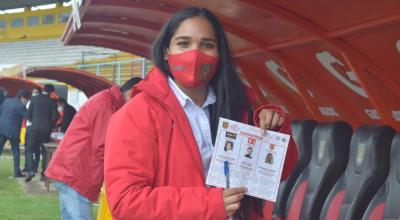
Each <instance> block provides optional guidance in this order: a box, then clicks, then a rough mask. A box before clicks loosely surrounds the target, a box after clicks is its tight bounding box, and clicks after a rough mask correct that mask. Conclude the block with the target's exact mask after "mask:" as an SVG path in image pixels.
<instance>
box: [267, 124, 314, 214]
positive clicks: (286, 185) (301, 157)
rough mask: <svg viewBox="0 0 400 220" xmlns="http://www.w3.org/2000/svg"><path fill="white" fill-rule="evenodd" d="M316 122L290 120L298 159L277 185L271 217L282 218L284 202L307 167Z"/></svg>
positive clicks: (284, 207)
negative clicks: (282, 180) (286, 175)
mask: <svg viewBox="0 0 400 220" xmlns="http://www.w3.org/2000/svg"><path fill="white" fill-rule="evenodd" d="M317 124H318V122H317V121H315V120H312V119H310V120H297V121H293V122H292V138H293V140H294V142H295V143H296V147H297V152H298V159H297V162H296V166H295V168H294V169H293V171H292V173H291V174H290V176H289V177H288V178H287V180H286V181H284V182H281V184H280V186H279V192H278V197H277V199H276V203H275V208H274V212H273V218H274V219H275V218H278V217H279V218H284V217H285V216H286V214H285V209H286V202H287V200H288V198H289V194H290V191H291V190H292V188H293V186H294V184H295V183H296V180H297V178H298V177H299V175H300V174H301V172H302V171H303V170H304V169H305V168H306V167H307V165H308V163H309V162H310V159H311V149H312V148H311V144H312V135H313V132H314V128H315V126H317Z"/></svg>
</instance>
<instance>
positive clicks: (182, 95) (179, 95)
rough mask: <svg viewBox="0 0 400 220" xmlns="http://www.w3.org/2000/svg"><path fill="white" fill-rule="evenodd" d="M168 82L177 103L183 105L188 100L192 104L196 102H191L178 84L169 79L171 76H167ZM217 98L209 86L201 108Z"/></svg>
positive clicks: (212, 102)
mask: <svg viewBox="0 0 400 220" xmlns="http://www.w3.org/2000/svg"><path fill="white" fill-rule="evenodd" d="M168 84H169V87H170V88H171V90H172V91H173V92H174V94H175V96H176V98H177V99H178V101H179V104H181V106H182V107H185V105H186V104H187V103H188V102H191V103H192V104H194V105H196V103H194V102H193V100H192V99H191V98H190V97H189V96H188V95H186V94H185V93H184V92H183V91H182V90H181V89H180V88H179V87H178V85H176V83H175V82H174V80H172V79H171V77H168ZM216 100H217V97H216V96H215V93H214V90H213V88H212V87H211V86H209V87H208V89H207V97H206V100H205V101H204V104H203V106H201V107H202V108H205V107H207V106H208V105H212V104H214V103H215V101H216Z"/></svg>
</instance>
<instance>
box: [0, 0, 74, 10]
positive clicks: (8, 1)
mask: <svg viewBox="0 0 400 220" xmlns="http://www.w3.org/2000/svg"><path fill="white" fill-rule="evenodd" d="M68 1H70V0H2V1H0V10H9V9H16V8H25V7H33V6H38V5H47V4H52V3H56V2H68Z"/></svg>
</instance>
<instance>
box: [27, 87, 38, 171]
mask: <svg viewBox="0 0 400 220" xmlns="http://www.w3.org/2000/svg"><path fill="white" fill-rule="evenodd" d="M39 94H42V89H41V88H33V89H32V97H36V96H38V95H39ZM30 104H31V100H29V101H28V103H27V104H26V109H27V110H28V109H29V105H30ZM31 125H32V122H31V121H30V120H29V119H26V132H25V166H24V169H23V170H22V172H26V171H27V162H26V160H27V158H28V150H27V148H28V141H29V135H30V133H31ZM32 156H33V171H34V172H35V173H37V169H38V166H39V161H40V149H37V150H36V151H35V152H32Z"/></svg>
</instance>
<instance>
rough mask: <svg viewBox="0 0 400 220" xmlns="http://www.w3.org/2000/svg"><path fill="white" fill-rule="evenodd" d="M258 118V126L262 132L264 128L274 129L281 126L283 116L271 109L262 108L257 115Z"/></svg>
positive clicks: (283, 119)
mask: <svg viewBox="0 0 400 220" xmlns="http://www.w3.org/2000/svg"><path fill="white" fill-rule="evenodd" d="M258 117H259V118H260V122H259V125H260V128H261V131H262V133H263V134H264V133H265V131H266V130H274V129H275V128H276V127H279V126H282V124H283V122H284V121H285V118H284V117H282V116H281V115H280V114H278V113H277V112H275V111H274V110H272V109H263V110H261V112H260V114H259V115H258Z"/></svg>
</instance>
